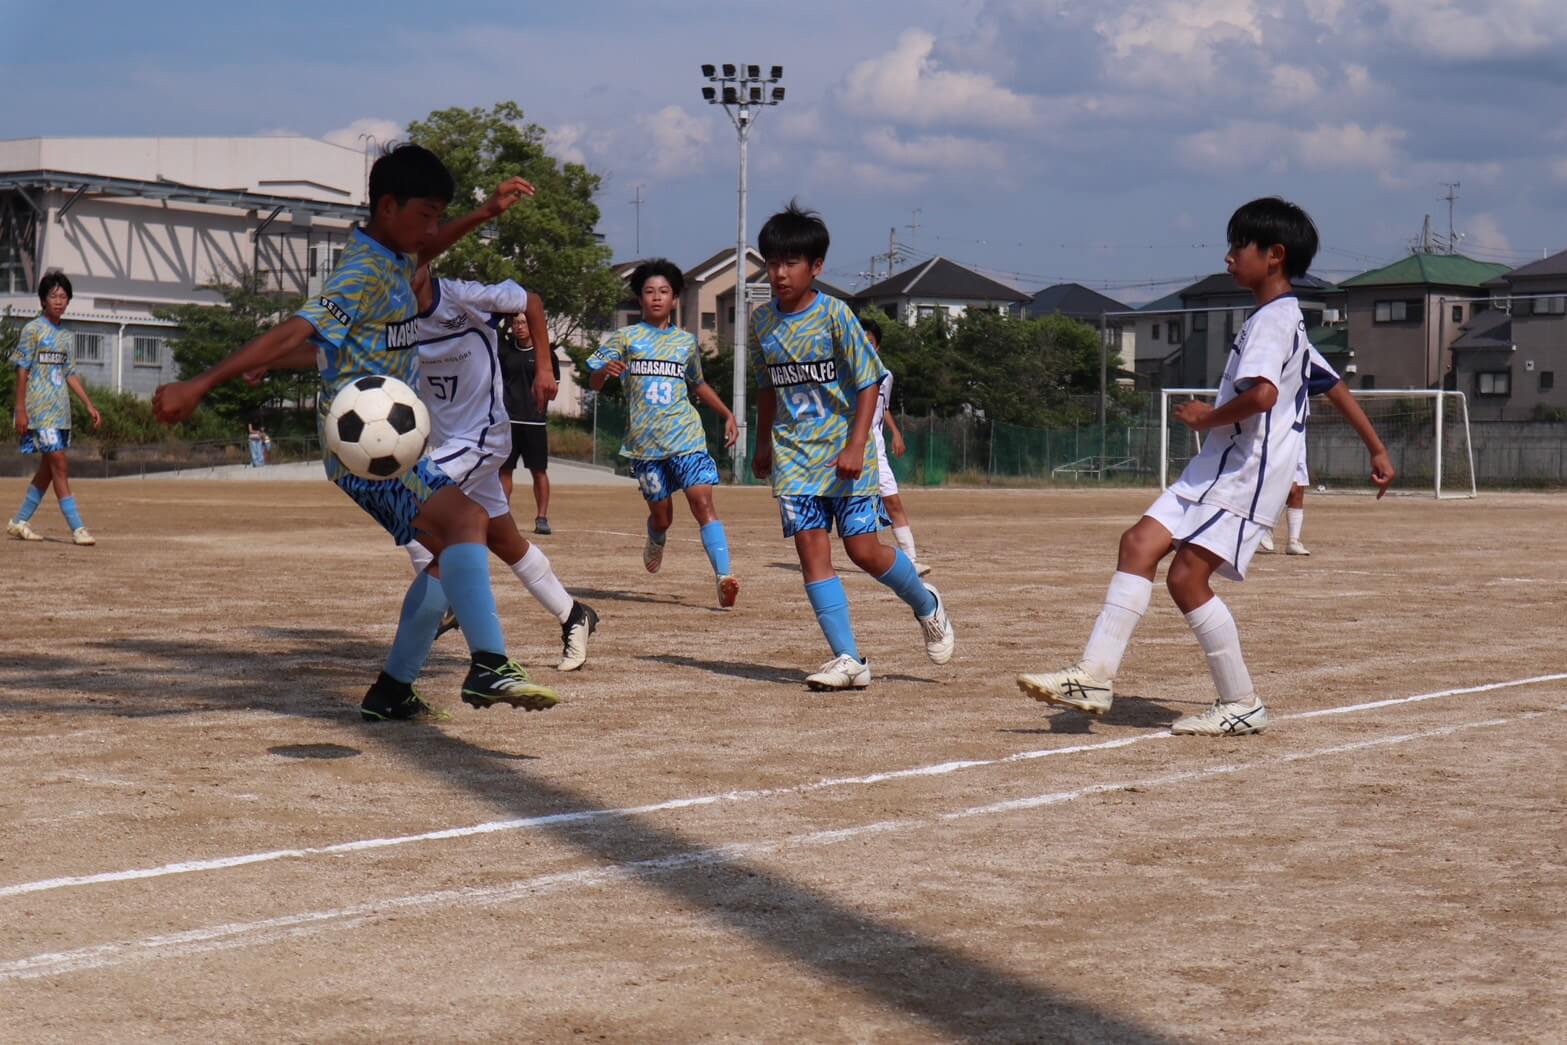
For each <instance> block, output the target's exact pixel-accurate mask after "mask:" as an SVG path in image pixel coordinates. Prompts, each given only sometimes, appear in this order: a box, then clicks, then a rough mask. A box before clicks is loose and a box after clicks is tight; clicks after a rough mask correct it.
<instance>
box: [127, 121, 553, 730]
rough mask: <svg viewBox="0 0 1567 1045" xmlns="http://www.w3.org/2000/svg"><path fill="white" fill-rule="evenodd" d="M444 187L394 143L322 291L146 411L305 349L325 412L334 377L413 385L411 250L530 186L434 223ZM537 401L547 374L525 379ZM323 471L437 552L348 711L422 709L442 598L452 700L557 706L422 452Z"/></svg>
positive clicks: (454, 503) (178, 416) (467, 518)
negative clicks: (404, 468) (519, 647)
mask: <svg viewBox="0 0 1567 1045" xmlns="http://www.w3.org/2000/svg"><path fill="white" fill-rule="evenodd" d="M455 191H456V187H455V183H454V182H453V179H452V176H451V173H450V172H449V171H448V170H447V169H446V167H445V165H443V164H442V163H441V161H440V160H439V159H438V158H437V157H436V156H435V154H434V153H432V152H430V151H429V150H428V149H424V148H422V147H420V146H417V145H401V146H398V147H396V148H394V149H391V150H389V151H387V152H386V153H385V154H384V155H383V156H382V157H381V158H380V159H378V160H376V162H375V165H374V166H373V167H371V168H370V212H371V216H370V222H369V224H368V225H366V226H365V227H363V228H358V229H355V230H354V232H353V236H352V239H351V241H350V243H349V245H348V248H347V249H346V250H345V251H344V252H343V258H342V260H341V261H340V262H339V263H338V266H337V268H335V269H334V270H333V271H332V274H331V275H330V276H328V277H327V281H326V285H325V286H323V287H322V289H321V295H320V297H319V298H317V299H316V300H315V301H312V302H310V303H308V304H307V305H305V307H304V308H302V309H300V311H299V312H298V313H297V314H296V315H294V316H293V317H292V318H290V319H286V320H284V321H283V322H282V323H279V324H278V325H277V326H275V327H273V328H272V329H271V330H269V331H267V332H266V333H264V334H262V335H261V336H260V337H257V338H255V339H254V340H252V341H251V342H250V343H249V344H247V345H245V346H244V347H243V348H241V349H240V350H239V351H237V352H235V353H234V354H233V355H231V356H229V357H228V358H227V359H225V360H223V361H222V362H220V363H218V364H217V365H216V366H213V367H211V368H210V369H208V370H206V371H204V372H203V373H201V374H198V375H197V376H196V377H193V378H191V379H189V380H187V381H179V382H175V383H174V384H169V385H164V386H162V387H161V388H159V389H158V391H157V392H156V393H155V394H154V396H153V410H154V413H155V414H156V415H157V417H158V419H159V420H160V421H162V422H164V423H165V424H173V423H175V422H177V421H182V420H184V419H185V418H187V417H189V416H190V415H191V414H192V413H193V412H194V411H195V409H196V407H197V405H198V404H199V403H200V402H201V399H202V397H203V396H205V395H206V394H207V393H208V392H210V391H211V390H212V389H213V388H214V387H216V386H217V385H219V384H222V383H223V382H224V381H227V380H230V379H231V378H235V377H240V376H242V375H245V374H247V373H252V372H259V371H265V370H267V369H269V368H276V369H285V368H287V367H289V366H297V365H299V364H300V360H301V359H308V358H309V357H310V356H311V355H314V357H315V360H316V365H317V367H318V368H319V369H320V371H321V393H320V396H319V401H320V403H321V409H322V411H323V415H324V412H325V411H326V410H327V409H328V408H329V407H330V405H331V402H332V399H333V397H334V396H335V395H336V394H337V392H338V390H339V389H341V388H342V387H343V386H344V385H346V384H348V383H349V382H350V381H353V380H354V379H355V378H359V377H363V376H365V375H369V374H376V375H386V376H391V377H395V378H398V379H399V380H402V381H405V382H407V383H408V384H409V385H415V383H416V381H417V379H418V361H419V355H418V352H417V337H416V333H415V327H416V324H417V321H418V313H419V307H418V304H417V303H416V301H415V299H414V294H413V291H412V289H410V286H409V279H410V277H412V276H413V274H414V270H415V268H416V267H417V266H418V264H419V263H420V262H421V261H429V260H430V259H431V258H433V257H435V256H437V255H439V254H440V253H441V252H442V251H444V250H445V249H446V248H447V247H449V246H451V245H452V244H453V243H455V242H457V240H459V239H461V238H462V237H463V236H465V235H467V234H468V233H469V232H471V231H473V230H474V229H477V228H478V227H480V226H481V225H483V224H485V223H486V222H489V221H493V220H494V219H496V218H498V217H499V216H500V215H501V214H503V213H505V211H506V210H507V209H508V208H510V207H511V205H512V204H514V203H516V202H517V201H518V200H519V199H521V198H522V197H523V196H525V195H527V196H531V195H532V194H533V186H531V185H529V184H528V183H527V182H526V181H523V180H522V179H521V178H511V179H508V180H507V181H505V182H503V183H502V184H501V185H500V187H499V188H497V189H496V191H495V194H494V195H493V196H491V197H490V198H489V200H487V201H486V202H485V203H484V204H483V205H482V206H480V207H478V208H477V209H475V210H474V211H472V212H470V213H468V214H465V215H463V216H462V217H460V218H457V219H455V220H453V221H450V222H447V223H445V224H440V223H439V222H440V217H441V214H442V212H444V211H445V210H446V207H447V205H448V204H450V203H451V200H452V196H453V194H454V192H455ZM534 390H535V393H536V394H538V395H540V396H542V397H543V398H544V399H545V400H546V401H547V400H549V399H551V398H553V397H554V395H555V385H554V383H553V382H540V383H539V384H536V385H535V389H534ZM325 465H326V474H327V478H328V479H330V480H332V482H333V483H335V484H336V485H337V486H338V488H339V489H341V490H342V491H343V492H344V493H345V494H347V495H348V496H349V497H350V498H352V499H353V501H354V502H355V503H356V504H358V505H359V506H360V507H361V508H363V509H364V510H365V511H366V512H368V513H369V514H370V516H371V517H372V518H374V519H375V521H376V522H378V523H380V524H381V526H382V527H383V528H385V529H386V530H387V532H388V533H390V534H391V535H392V539H393V540H395V541H396V542H397V543H399V544H405V543H407V542H408V541H409V540H411V539H413V538H414V537H415V536H417V537H418V539H419V541H420V542H421V543H422V544H424V546H425V547H427V548H429V549H430V550H431V551H432V552H434V553H435V554H436V555H437V557H438V569H439V579H437V578H436V576H435V575H434V572H433V571H426V572H421V573H420V574H419V575H418V576H417V577H416V578H415V579H414V582H413V585H412V586H411V587H410V588H409V589H408V594H407V595H406V596H405V597H404V600H403V610H402V615H401V617H400V618H399V622H398V630H397V638H396V639H395V640H394V641H393V644H392V651H391V654H390V655H389V656H388V657H387V661H386V666H385V669H384V670H383V671H382V673H381V676H380V677H379V678H378V679H377V680H376V682H375V684H374V685H372V686H371V687H370V691H369V692H368V693H367V694H366V695H365V699H364V703H363V704H361V705H360V710H361V712H362V713H363V714H364V716H365V717H366V718H367V719H407V718H413V717H415V716H416V715H418V714H420V713H421V712H422V711H424V710H425V704H424V702H423V701H422V700H420V699H419V696H418V695H417V694H416V693H415V692H414V689H413V680H414V678H415V676H416V675H417V673H418V667H419V665H418V664H417V663H414V661H415V660H417V659H419V658H418V656H417V650H418V648H419V647H420V646H421V645H422V643H423V637H424V632H425V630H426V628H425V625H426V623H427V618H428V617H430V616H431V614H432V613H433V614H434V616H435V617H436V619H437V620H438V619H439V617H440V613H441V612H442V607H443V606H444V604H445V603H446V602H447V601H448V600H449V602H450V604H451V607H452V609H453V611H454V612H455V613H456V615H457V619H458V621H459V622H460V623H461V624H462V630H463V635H464V636H465V637H466V638H467V640H468V648H469V653H470V655H471V658H472V661H471V665H470V667H469V671H468V675H467V678H466V679H465V680H464V681H463V687H462V699H463V700H464V702H466V703H468V704H471V705H473V706H474V707H479V708H485V707H490V706H492V705H494V704H510V705H511V706H513V707H521V708H524V709H526V710H529V711H535V710H543V709H545V708H550V707H553V706H554V705H555V704H556V703H557V699H556V697H555V694H554V693H553V692H551V691H550V690H549V689H547V688H545V687H543V686H538V685H535V684H534V683H533V682H532V681H530V680H529V678H528V674H527V672H526V671H524V670H523V668H522V666H521V665H519V664H517V663H516V662H514V661H512V660H511V659H510V658H509V657H507V656H506V652H505V641H504V638H503V636H502V634H501V625H500V618H499V616H498V615H497V614H496V612H495V596H494V594H493V593H492V592H491V590H490V572H489V556H488V551H487V550H486V548H485V531H486V529H487V528H488V525H489V518H488V516H487V515H486V513H485V511H484V509H483V508H481V507H480V506H479V505H477V504H475V503H474V502H473V501H472V500H470V499H469V498H468V497H467V496H466V495H465V494H464V493H463V492H462V489H461V488H460V487H459V486H458V485H457V484H456V483H454V482H453V481H452V480H451V479H450V478H449V477H448V476H447V475H446V474H445V473H444V472H443V471H441V469H440V468H439V467H438V466H436V465H435V464H434V463H433V462H432V461H431V460H430V459H429V458H428V457H426V458H424V459H423V460H421V461H419V462H418V463H417V464H416V465H415V466H414V467H413V468H412V469H410V470H409V471H408V473H407V474H406V475H404V476H402V477H401V478H398V479H386V480H369V479H361V478H359V477H358V476H356V475H353V474H352V473H350V472H349V471H348V470H347V469H346V468H344V467H343V466H342V464H341V463H340V462H339V461H338V460H337V458H336V457H335V456H334V455H333V454H332V453H331V452H330V451H328V452H327V453H326V459H325Z"/></svg>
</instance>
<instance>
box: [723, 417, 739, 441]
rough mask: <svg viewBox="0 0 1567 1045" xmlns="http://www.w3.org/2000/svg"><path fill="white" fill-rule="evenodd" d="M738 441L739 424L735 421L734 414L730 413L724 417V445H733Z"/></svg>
mask: <svg viewBox="0 0 1567 1045" xmlns="http://www.w3.org/2000/svg"><path fill="white" fill-rule="evenodd" d="M739 441H740V426H739V425H738V424H736V423H735V415H734V414H730V415H729V416H728V417H726V418H724V446H725V447H730V446H734V445H735V443H738V442H739Z"/></svg>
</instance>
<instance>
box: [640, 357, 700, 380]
mask: <svg viewBox="0 0 1567 1045" xmlns="http://www.w3.org/2000/svg"><path fill="white" fill-rule="evenodd" d="M626 372H627V373H628V374H632V375H634V376H636V377H673V378H684V377H685V376H686V365H685V363H683V362H681V361H679V360H676V359H633V360H632V361H631V362H630V363H629V364H628V365H627V366H626Z"/></svg>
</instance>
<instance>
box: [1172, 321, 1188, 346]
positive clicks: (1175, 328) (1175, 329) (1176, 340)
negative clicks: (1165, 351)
mask: <svg viewBox="0 0 1567 1045" xmlns="http://www.w3.org/2000/svg"><path fill="white" fill-rule="evenodd" d="M1169 327H1170V331H1169V333H1170V344H1172V345H1179V344H1180V343H1181V342H1182V341H1184V340H1185V338H1183V337H1182V336H1181V324H1179V323H1171V324H1170V325H1169Z"/></svg>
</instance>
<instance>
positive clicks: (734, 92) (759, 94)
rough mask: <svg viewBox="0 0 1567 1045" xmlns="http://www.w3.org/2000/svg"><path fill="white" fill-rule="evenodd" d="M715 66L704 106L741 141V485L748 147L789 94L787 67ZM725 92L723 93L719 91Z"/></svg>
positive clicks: (706, 70) (739, 467) (737, 397)
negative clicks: (717, 71) (715, 108)
mask: <svg viewBox="0 0 1567 1045" xmlns="http://www.w3.org/2000/svg"><path fill="white" fill-rule="evenodd" d="M713 68H714V67H713V66H711V65H703V66H702V75H703V76H706V77H707V78H708V79H709V80H711V81H713V83H714V84H716V85H718V86H715V87H703V88H702V100H703V101H705V102H707V103H708V104H709V105H722V106H723V107H724V112H725V113H727V114H728V115H729V122H730V123H732V124H734V127H735V134H736V135H737V136H738V137H739V139H740V194H739V195H740V208H739V209H740V214H739V219H740V220H739V234H738V235H737V236H736V237H735V313H734V315H735V332H734V337H735V372H734V402H733V404H732V406H733V409H734V415H735V424H736V427H737V428H739V430H740V431H739V438H738V439H736V440H735V447H734V458H733V460H734V474H735V479H736V481H739V479H740V477H741V476H742V475H744V474H745V466H746V460H745V448H746V428H747V427H748V425H747V418H746V408H745V399H746V395H745V383H746V380H747V378H748V377H749V376H750V375H749V373H748V372H747V367H746V344H745V342H746V334H747V329H746V328H747V325H748V320H749V311H748V307H747V306H748V305H749V302H750V295H749V294H748V293H747V291H748V289H749V286H748V285H749V283H750V273H749V271H748V269H749V268H750V266H749V265H748V264H747V261H746V259H747V257H748V254H747V248H746V228H745V203H746V176H747V169H746V145H747V143H748V142H749V141H750V137H751V124H752V122H753V121H754V120H755V118H756V114H755V112H753V110H752V107H753V106H756V107H765V106H769V105H777V104H778V103H779V102H782V101H783V100H784V89H783V87H781V86H778V81H779V80H780V79H782V78H783V66H781V65H774V66H769V67H767V68H768V71H769V72H771V73H772V75H771V76H770V77H767V78H766V79H763V77H762V69H763V66H760V65H740V66H735V65H729V64H727V63H725V65H724V66H723V76H715V75H714V74H713ZM737 70H740V71H743V72H744V74H745V75H744V76H737V75H736V72H737ZM768 84H773V89H772V96H771V97H768V91H767V85H768ZM720 88H722V90H721V91H720Z"/></svg>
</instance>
